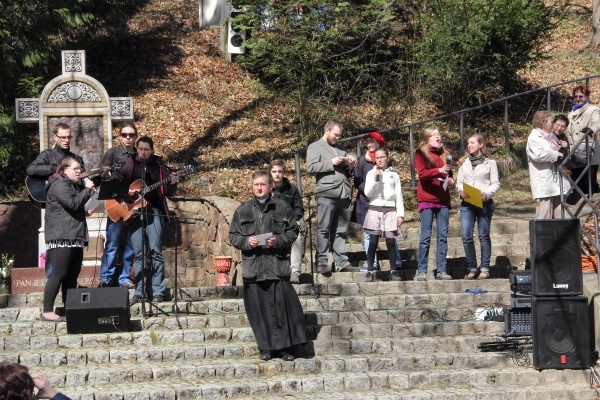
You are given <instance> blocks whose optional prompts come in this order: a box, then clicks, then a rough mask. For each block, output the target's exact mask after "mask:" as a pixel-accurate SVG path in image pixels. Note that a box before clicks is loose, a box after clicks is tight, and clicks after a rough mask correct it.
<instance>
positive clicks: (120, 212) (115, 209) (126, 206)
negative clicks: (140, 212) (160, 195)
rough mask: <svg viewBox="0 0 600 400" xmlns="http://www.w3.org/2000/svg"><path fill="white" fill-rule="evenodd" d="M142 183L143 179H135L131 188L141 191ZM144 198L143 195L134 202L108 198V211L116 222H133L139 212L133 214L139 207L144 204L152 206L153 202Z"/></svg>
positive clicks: (106, 204)
mask: <svg viewBox="0 0 600 400" xmlns="http://www.w3.org/2000/svg"><path fill="white" fill-rule="evenodd" d="M142 183H143V181H142V180H141V179H137V180H135V181H134V182H133V183H132V184H131V185H129V190H133V191H136V192H138V191H141V190H142ZM142 200H143V199H142V197H141V196H140V197H138V198H137V199H136V200H135V201H133V202H127V201H118V200H115V199H107V200H106V203H105V206H106V213H107V214H108V216H109V217H110V219H111V220H113V221H114V222H123V223H124V224H129V223H131V222H133V220H134V219H135V216H137V213H136V215H135V216H133V214H134V213H135V211H136V210H137V209H138V208H140V207H141V206H142V205H144V204H145V205H146V206H147V207H151V204H150V203H149V202H148V200H143V201H142ZM132 216H133V218H132Z"/></svg>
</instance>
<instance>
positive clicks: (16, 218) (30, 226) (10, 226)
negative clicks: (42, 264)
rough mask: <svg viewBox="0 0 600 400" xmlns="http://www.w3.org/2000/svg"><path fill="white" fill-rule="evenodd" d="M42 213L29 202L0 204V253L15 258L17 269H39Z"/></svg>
mask: <svg viewBox="0 0 600 400" xmlns="http://www.w3.org/2000/svg"><path fill="white" fill-rule="evenodd" d="M41 226H42V220H41V213H40V211H39V210H38V209H37V208H35V207H33V206H32V205H31V203H30V202H29V201H13V202H2V203H0V253H8V254H9V255H11V256H14V257H15V268H25V267H37V265H38V250H37V249H38V230H39V229H40V227H41Z"/></svg>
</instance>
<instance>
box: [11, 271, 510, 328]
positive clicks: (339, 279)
mask: <svg viewBox="0 0 600 400" xmlns="http://www.w3.org/2000/svg"><path fill="white" fill-rule="evenodd" d="M430 272H431V271H430ZM492 272H500V271H492ZM386 274H387V272H385V271H380V272H378V273H377V274H376V278H377V279H380V278H381V279H382V280H383V279H385V278H386ZM364 276H365V272H342V273H332V274H331V276H324V275H321V274H316V273H315V274H314V277H315V285H316V288H317V290H318V292H319V293H320V295H321V296H326V295H331V296H345V295H357V294H360V293H363V292H364V289H363V287H364V288H369V292H370V293H373V294H392V293H464V292H465V290H467V289H475V288H482V289H486V290H487V291H490V292H492V291H503V292H507V293H508V291H509V289H510V286H509V283H508V280H506V279H487V280H471V281H469V280H465V279H456V280H452V281H436V280H434V279H433V275H428V280H427V281H423V282H417V281H412V280H410V281H402V282H390V281H381V282H380V281H376V282H371V283H364V282H363V279H364ZM492 277H494V274H493V273H492ZM303 278H306V279H310V278H311V274H305V275H303ZM429 278H431V279H429ZM312 287H313V286H312V285H310V284H301V285H294V288H295V289H296V292H297V293H298V294H299V295H300V296H303V295H307V296H308V295H311V289H312ZM130 294H133V291H131V290H130ZM242 295H243V288H242V286H204V287H190V288H181V287H180V288H179V289H178V301H179V302H182V303H185V302H188V301H203V302H205V301H209V300H219V301H222V302H223V306H222V307H225V308H223V309H221V308H218V309H217V310H218V311H236V310H237V309H236V308H227V304H228V302H227V300H230V299H241V298H242ZM42 302H43V293H29V294H11V295H0V321H1V320H3V319H4V318H3V316H2V314H1V313H2V312H3V311H1V310H2V308H19V307H31V306H34V307H41V305H42ZM60 303H62V297H61V295H60V294H59V295H58V297H57V300H56V302H55V306H58V304H60ZM170 303H172V302H171V301H166V302H162V303H159V305H161V306H164V307H165V308H169V307H168V304H170ZM234 303H235V302H234ZM180 306H181V305H180ZM219 307H221V306H219ZM11 312H15V311H11Z"/></svg>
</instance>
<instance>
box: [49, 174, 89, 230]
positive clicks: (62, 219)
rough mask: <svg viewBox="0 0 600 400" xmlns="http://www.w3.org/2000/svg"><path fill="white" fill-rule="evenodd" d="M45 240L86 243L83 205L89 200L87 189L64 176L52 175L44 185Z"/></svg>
mask: <svg viewBox="0 0 600 400" xmlns="http://www.w3.org/2000/svg"><path fill="white" fill-rule="evenodd" d="M46 189H47V190H48V198H47V200H46V216H45V219H44V221H45V228H44V232H45V236H46V237H45V239H46V242H49V241H51V240H59V239H78V240H83V241H84V242H87V241H88V230H87V223H86V222H85V217H86V215H85V214H86V213H85V209H84V206H85V203H86V202H87V201H88V200H89V199H90V196H91V192H90V190H89V189H87V188H85V187H84V186H81V185H80V184H78V183H76V182H73V181H72V180H70V179H69V178H68V177H67V176H66V175H64V174H54V175H52V176H51V177H50V178H49V180H48V184H47V185H46Z"/></svg>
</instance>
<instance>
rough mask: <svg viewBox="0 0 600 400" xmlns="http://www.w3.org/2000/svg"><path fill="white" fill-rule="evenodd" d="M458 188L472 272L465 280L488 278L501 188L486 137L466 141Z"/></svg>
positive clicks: (463, 230)
mask: <svg viewBox="0 0 600 400" xmlns="http://www.w3.org/2000/svg"><path fill="white" fill-rule="evenodd" d="M458 165H459V169H458V177H457V179H456V190H457V191H458V195H459V196H460V198H461V199H462V202H461V204H460V230H461V235H462V240H463V246H464V248H465V258H466V259H467V266H468V267H469V274H468V275H467V276H465V279H469V280H471V279H475V278H477V279H488V278H489V277H490V258H491V256H492V241H491V240H490V224H491V223H492V215H493V214H494V201H493V200H492V196H494V193H496V191H497V190H498V189H499V188H500V180H499V179H498V165H497V164H496V161H495V160H492V159H491V158H490V156H489V154H488V152H487V151H486V149H485V142H484V140H483V137H482V136H481V135H479V134H477V135H473V136H471V137H470V138H469V140H468V141H467V152H466V154H465V155H464V156H463V157H462V158H461V159H460V160H458ZM476 220H477V233H478V236H479V244H480V246H481V265H480V267H477V254H476V253H475V243H474V242H473V229H474V228H475V221H476Z"/></svg>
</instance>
